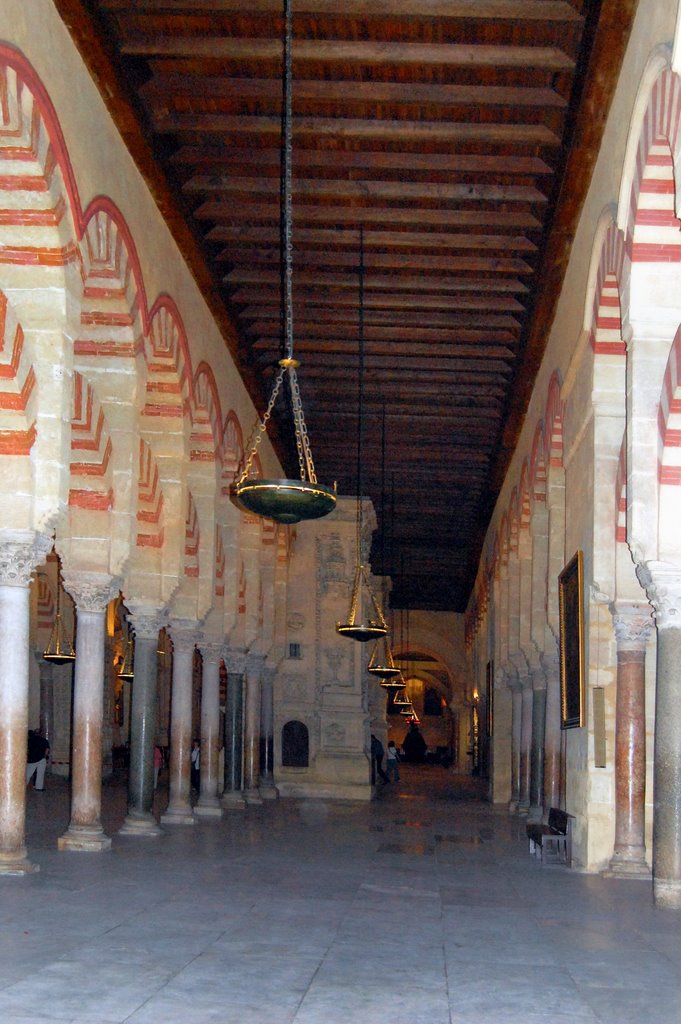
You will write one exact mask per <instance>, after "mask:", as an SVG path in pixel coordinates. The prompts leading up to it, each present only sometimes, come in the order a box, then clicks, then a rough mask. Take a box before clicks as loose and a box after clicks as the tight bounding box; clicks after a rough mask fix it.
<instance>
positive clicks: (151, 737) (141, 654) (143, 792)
mask: <svg viewBox="0 0 681 1024" xmlns="http://www.w3.org/2000/svg"><path fill="white" fill-rule="evenodd" d="M131 623H132V626H133V628H134V631H135V664H134V672H135V675H134V678H133V681H132V700H131V704H130V769H129V774H128V813H127V815H126V818H125V821H124V822H123V826H122V827H121V829H120V833H121V835H136V836H159V835H161V834H162V833H161V829H160V828H159V826H158V824H157V823H156V819H155V818H154V815H153V813H152V807H153V803H154V743H155V739H156V711H157V693H156V691H157V680H156V666H157V657H158V656H157V653H156V652H157V648H158V634H159V630H160V629H161V627H162V626H163V625H164V624H165V623H164V620H162V618H161V617H160V616H159V615H158V614H155V613H153V612H143V611H139V612H137V611H136V612H133V614H132V616H131Z"/></svg>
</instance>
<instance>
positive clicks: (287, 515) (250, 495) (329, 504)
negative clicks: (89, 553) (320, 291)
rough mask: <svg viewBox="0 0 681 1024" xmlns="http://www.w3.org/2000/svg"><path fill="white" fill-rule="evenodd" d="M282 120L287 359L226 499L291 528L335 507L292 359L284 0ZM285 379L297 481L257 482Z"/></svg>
mask: <svg viewBox="0 0 681 1024" xmlns="http://www.w3.org/2000/svg"><path fill="white" fill-rule="evenodd" d="M284 17H285V33H284V117H283V123H282V136H283V138H282V142H283V151H284V159H283V165H282V206H283V209H282V225H281V228H282V243H281V244H282V262H283V264H284V282H283V284H284V303H283V305H284V323H285V338H284V340H285V348H286V356H285V358H284V359H280V360H279V371H278V373H277V376H276V378H275V381H274V388H273V390H272V395H271V397H270V400H269V404H268V406H267V410H266V412H265V415H264V416H263V418H262V420H261V422H260V424H259V425H258V426H257V427H256V429H255V431H254V434H253V437H252V438H251V441H250V442H249V445H248V446H247V449H246V451H247V452H248V454H247V456H246V459H245V464H244V467H243V470H242V472H241V474H240V475H239V477H238V479H237V480H235V482H234V483H233V484H232V489H231V498H232V501H233V502H234V504H235V505H236V506H237V507H238V508H240V509H242V510H243V511H246V512H253V513H255V515H258V516H264V517H265V518H266V519H274V520H275V521H276V522H278V523H284V524H286V525H290V524H291V523H298V522H300V520H301V519H320V518H321V517H322V516H326V515H328V514H329V512H332V511H333V509H334V508H335V506H336V489H335V485H334V487H327V486H324V485H323V484H319V483H317V476H316V473H315V468H314V462H313V461H312V450H311V448H310V439H309V437H308V435H307V428H306V426H305V419H304V417H303V406H302V402H301V398H300V389H299V387H298V378H297V376H296V370H297V368H298V366H299V363H298V361H297V360H296V359H294V358H293V267H292V261H293V242H292V233H293V216H292V199H291V192H292V189H291V180H292V164H293V159H292V154H293V142H292V139H293V135H292V125H291V122H292V84H291V83H292V77H293V76H292V64H293V61H292V50H291V47H292V24H291V0H284ZM285 377H287V378H288V384H289V389H290V393H291V405H292V408H293V427H294V432H295V439H296V449H297V451H298V466H299V469H300V479H299V480H259V479H257V478H254V477H251V472H252V469H253V463H254V459H255V455H256V452H257V450H258V445H259V444H260V442H261V441H262V438H263V436H264V434H265V432H266V429H267V423H268V421H269V419H270V417H271V415H272V411H273V409H274V405H275V402H276V400H277V396H278V395H279V392H280V391H281V388H282V384H283V382H284V378H285Z"/></svg>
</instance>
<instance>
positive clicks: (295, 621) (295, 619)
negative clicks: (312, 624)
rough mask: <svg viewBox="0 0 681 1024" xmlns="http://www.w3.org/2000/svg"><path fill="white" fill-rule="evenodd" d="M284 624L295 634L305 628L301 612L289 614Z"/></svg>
mask: <svg viewBox="0 0 681 1024" xmlns="http://www.w3.org/2000/svg"><path fill="white" fill-rule="evenodd" d="M286 624H287V626H288V628H289V629H290V630H291V631H292V632H294V633H297V632H299V630H301V629H304V628H305V616H304V615H303V614H302V613H301V612H291V613H290V615H289V617H288V618H287V620H286Z"/></svg>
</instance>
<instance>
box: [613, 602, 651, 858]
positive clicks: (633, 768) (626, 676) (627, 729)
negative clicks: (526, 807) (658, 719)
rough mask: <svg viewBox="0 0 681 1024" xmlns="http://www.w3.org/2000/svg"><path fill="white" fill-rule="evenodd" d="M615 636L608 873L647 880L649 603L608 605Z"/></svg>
mask: <svg viewBox="0 0 681 1024" xmlns="http://www.w3.org/2000/svg"><path fill="white" fill-rule="evenodd" d="M610 611H611V612H612V617H613V622H614V625H615V636H616V637H617V703H616V710H615V849H614V853H613V856H612V860H611V861H610V866H609V869H608V871H607V872H606V873H607V874H608V875H616V876H619V877H627V878H631V877H635V878H649V877H650V870H649V868H648V865H647V864H646V846H645V790H646V707H645V699H646V691H645V654H646V644H647V642H648V638H649V637H650V634H651V631H652V628H653V620H652V616H651V614H650V605H648V604H624V603H620V602H617V603H614V604H611V605H610Z"/></svg>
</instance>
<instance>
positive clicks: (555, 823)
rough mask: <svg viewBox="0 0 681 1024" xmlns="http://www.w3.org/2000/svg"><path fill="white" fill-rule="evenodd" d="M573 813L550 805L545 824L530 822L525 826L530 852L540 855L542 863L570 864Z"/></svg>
mask: <svg viewBox="0 0 681 1024" xmlns="http://www.w3.org/2000/svg"><path fill="white" fill-rule="evenodd" d="M573 821H574V815H573V814H568V813H567V811H561V810H560V809H559V808H558V807H552V808H551V809H550V811H549V818H548V821H547V823H546V825H543V824H542V823H541V822H530V823H528V824H527V825H526V826H525V828H526V831H527V838H528V839H529V841H530V853H533V854H535V855H537V854H538V855H539V856H541V862H542V864H567V866H568V867H570V866H571V864H572V822H573Z"/></svg>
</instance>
